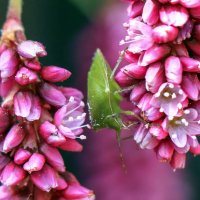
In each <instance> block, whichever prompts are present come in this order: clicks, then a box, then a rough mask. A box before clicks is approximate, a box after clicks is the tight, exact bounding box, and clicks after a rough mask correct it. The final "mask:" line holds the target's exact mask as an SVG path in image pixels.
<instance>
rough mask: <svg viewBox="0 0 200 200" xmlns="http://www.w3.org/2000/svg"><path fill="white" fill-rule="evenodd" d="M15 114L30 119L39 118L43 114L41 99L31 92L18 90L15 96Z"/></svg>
mask: <svg viewBox="0 0 200 200" xmlns="http://www.w3.org/2000/svg"><path fill="white" fill-rule="evenodd" d="M14 110H15V114H16V115H17V116H20V117H25V118H26V119H27V120H28V121H34V120H38V119H39V118H40V115H41V105H40V100H39V98H38V97H37V96H34V95H33V94H32V93H31V92H18V93H17V94H16V95H15V96H14Z"/></svg>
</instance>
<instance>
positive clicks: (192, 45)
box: [187, 40, 200, 56]
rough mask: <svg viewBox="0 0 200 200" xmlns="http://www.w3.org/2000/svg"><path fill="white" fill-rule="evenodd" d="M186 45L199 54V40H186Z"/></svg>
mask: <svg viewBox="0 0 200 200" xmlns="http://www.w3.org/2000/svg"><path fill="white" fill-rule="evenodd" d="M187 45H188V47H189V48H190V49H191V50H192V51H193V52H194V53H195V54H197V55H198V56H200V51H199V49H200V41H197V40H191V41H188V42H187Z"/></svg>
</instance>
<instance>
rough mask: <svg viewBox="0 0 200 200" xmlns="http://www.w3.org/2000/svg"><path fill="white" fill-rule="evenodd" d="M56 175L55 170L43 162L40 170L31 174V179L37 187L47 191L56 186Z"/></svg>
mask: <svg viewBox="0 0 200 200" xmlns="http://www.w3.org/2000/svg"><path fill="white" fill-rule="evenodd" d="M56 176H57V174H56V172H55V171H54V170H53V169H52V168H51V167H50V166H49V165H47V164H45V165H44V167H43V168H42V170H40V171H37V172H33V173H32V174H31V180H32V181H33V183H34V184H35V185H36V186H37V187H38V188H39V189H41V190H43V191H46V192H49V191H50V190H51V189H54V188H56V187H57V186H58V182H57V177H56Z"/></svg>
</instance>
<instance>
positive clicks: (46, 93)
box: [40, 83, 66, 107]
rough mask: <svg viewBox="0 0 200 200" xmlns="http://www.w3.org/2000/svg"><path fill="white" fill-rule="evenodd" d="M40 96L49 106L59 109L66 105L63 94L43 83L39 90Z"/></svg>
mask: <svg viewBox="0 0 200 200" xmlns="http://www.w3.org/2000/svg"><path fill="white" fill-rule="evenodd" d="M40 94H41V96H42V97H43V99H45V100H46V101H47V102H48V103H49V104H51V105H53V106H56V107H61V106H63V105H65V104H66V98H65V96H64V95H63V93H62V92H61V91H60V90H59V89H57V88H56V87H55V86H53V85H51V84H48V83H43V84H42V86H41V88H40Z"/></svg>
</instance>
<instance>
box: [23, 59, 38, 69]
mask: <svg viewBox="0 0 200 200" xmlns="http://www.w3.org/2000/svg"><path fill="white" fill-rule="evenodd" d="M24 64H25V65H26V67H28V68H29V69H32V70H35V71H39V70H40V69H41V65H40V62H39V61H38V60H25V61H24Z"/></svg>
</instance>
